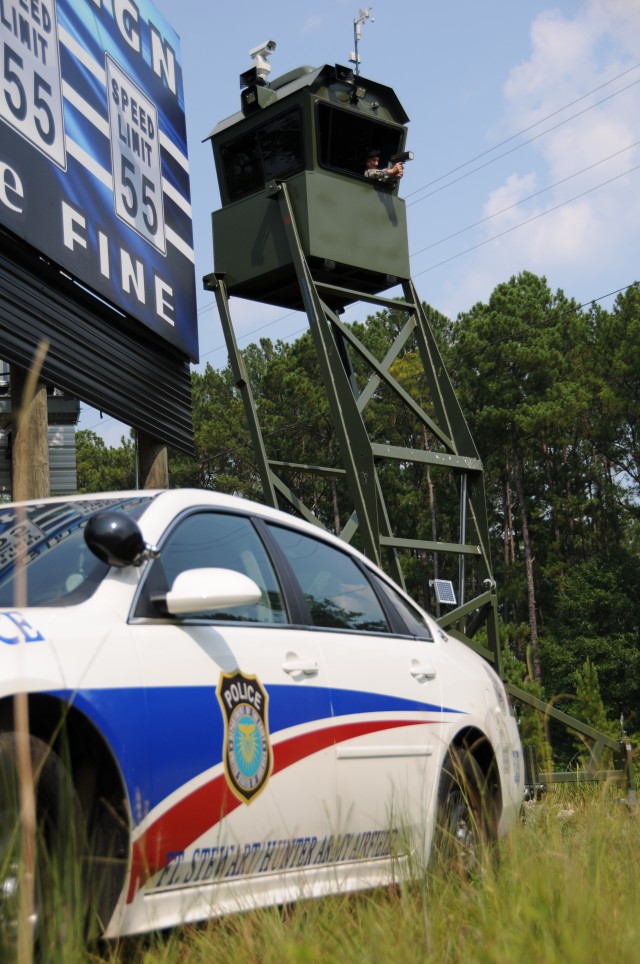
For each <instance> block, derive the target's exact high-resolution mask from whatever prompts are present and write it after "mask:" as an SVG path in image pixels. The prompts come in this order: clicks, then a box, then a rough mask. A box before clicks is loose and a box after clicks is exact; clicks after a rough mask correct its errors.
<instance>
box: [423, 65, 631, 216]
mask: <svg viewBox="0 0 640 964" xmlns="http://www.w3.org/2000/svg"><path fill="white" fill-rule="evenodd" d="M639 67H640V64H634V66H633V67H629V68H628V70H624V71H623V72H622V73H621V74H618V75H617V76H616V77H612V78H611V79H610V80H607V81H605V82H604V83H603V84H600V85H599V86H598V87H594V88H593V89H592V90H590V91H587V93H586V94H583V95H582V96H581V97H577V98H576V99H575V100H572V101H570V102H569V103H568V104H565V105H564V106H563V107H558V108H557V110H554V111H552V112H551V113H550V114H547V115H546V116H545V117H542V118H541V119H540V120H539V121H536V122H535V123H534V124H530V125H529V126H528V127H525V128H523V129H522V130H521V131H518V132H517V133H516V134H512V135H511V136H510V137H507V138H506V139H505V140H503V141H500V142H499V143H498V144H494V146H493V147H489V148H488V149H487V150H486V151H482V152H481V153H480V154H476V155H475V157H472V158H470V159H469V160H468V161H465V162H464V163H463V164H459V165H458V166H457V167H454V168H452V169H451V170H450V171H446V172H445V173H444V174H440V175H439V177H436V178H434V179H433V180H432V181H428V182H427V184H424V185H423V186H422V187H419V188H416V190H415V191H412V192H411V193H410V194H407V195H406V197H407V198H410V197H413V195H414V194H419V193H420V191H425V190H426V189H427V188H428V187H431V186H432V185H434V184H438V183H439V182H440V181H443V180H444V179H445V178H447V177H450V176H451V175H452V174H457V172H458V171H461V170H463V168H465V167H468V166H469V164H473V163H474V162H475V161H479V160H480V159H481V158H483V157H486V156H487V154H492V153H493V151H497V150H499V149H500V148H501V147H504V145H505V144H509V143H511V141H513V140H515V139H516V138H517V137H522V135H523V134H526V133H527V132H528V131H531V130H533V129H534V128H535V127H539V126H540V124H544V122H545V121H548V120H550V119H551V118H552V117H556V116H557V115H558V114H561V113H562V111H564V110H568V109H569V108H570V107H574V106H575V105H576V104H579V103H580V102H581V101H583V100H585V99H586V98H587V97H591V95H592V94H595V93H597V92H598V91H599V90H602V89H603V88H604V87H608V85H609V84H613V83H615V81H616V80H620V78H621V77H625V76H626V75H627V74H630V73H631V72H632V71H634V70H638V68H639ZM637 83H639V81H637V80H636V81H633V82H632V83H631V84H628V85H627V86H626V87H622V88H620V90H618V91H615V92H614V93H613V94H610V95H609V96H608V97H605V98H604V99H603V100H601V101H598V102H597V103H596V104H592V105H591V106H590V107H586V108H585V109H584V110H582V111H578V113H577V114H574V115H572V116H571V117H568V118H566V119H565V120H564V121H561V123H560V124H556V125H554V126H553V127H550V128H549V129H548V130H547V131H543V132H542V133H541V134H537V135H536V136H535V137H533V138H530V139H529V140H528V141H524V142H523V143H522V144H518V145H517V146H516V147H514V148H513V149H512V150H509V151H506V152H505V153H504V154H500V156H499V157H496V158H493V159H492V160H490V161H488V162H487V164H482V165H480V167H477V168H474V170H473V171H468V172H467V174H465V175H463V176H464V177H467V176H468V175H469V174H474V173H475V171H479V170H481V169H482V168H484V167H487V166H488V164H492V163H493V161H497V160H500V159H501V158H503V157H506V156H507V155H508V154H512V153H513V151H517V150H519V149H520V148H521V147H525V146H526V145H527V144H530V143H531V142H532V141H534V140H537V139H538V138H539V137H542V136H543V135H544V134H546V133H549V131H552V130H556V128H558V127H561V126H562V125H563V124H566V123H568V121H570V120H574V119H575V118H576V117H580V115H581V114H584V113H586V112H587V111H589V110H591V109H592V108H593V107H599V106H600V104H604V103H605V102H606V101H607V100H611V98H612V97H616V96H617V95H618V94H620V93H622V92H623V91H625V90H628V89H629V88H630V87H633V86H635V84H637ZM459 180H462V178H456V179H455V180H454V181H450V182H449V183H447V184H445V185H444V186H443V187H442V188H439V189H438V190H444V188H445V187H449V184H456V183H457V181H459ZM436 193H437V192H436V191H433V192H432V194H436ZM425 197H431V194H427V195H425ZM422 200H424V198H418V199H417V201H422ZM417 201H413V202H412V204H416V203H417ZM407 206H408V207H410V206H411V205H407Z"/></svg>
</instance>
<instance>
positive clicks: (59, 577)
mask: <svg viewBox="0 0 640 964" xmlns="http://www.w3.org/2000/svg"><path fill="white" fill-rule="evenodd" d="M150 498H151V497H150V496H144V497H140V498H137V497H133V498H127V499H86V500H84V499H83V500H81V501H77V502H75V501H74V502H48V503H47V502H44V503H39V504H33V505H25V506H20V507H17V508H16V507H15V506H11V507H7V508H6V509H4V510H3V509H2V508H1V507H0V607H3V608H9V607H12V606H16V605H26V606H72V605H75V604H77V603H80V602H84V600H85V599H88V598H89V596H91V594H92V593H93V592H94V590H95V589H96V587H97V586H98V585H99V583H100V582H101V581H102V579H104V577H105V575H106V573H107V572H108V571H109V566H108V565H107V564H106V563H104V562H101V561H100V560H99V559H98V558H97V557H96V556H94V554H93V553H92V552H91V550H90V549H89V548H88V546H87V545H86V543H85V541H84V527H85V525H86V524H87V522H88V520H89V519H90V518H91V516H92V515H94V514H95V513H96V512H99V511H100V510H102V509H121V510H122V511H123V512H127V513H128V514H129V515H131V516H133V517H134V518H135V517H137V516H139V515H141V514H142V511H143V510H144V509H145V508H146V506H147V505H148V503H149V501H150ZM19 556H20V557H21V559H22V562H23V564H24V570H25V577H26V578H25V582H26V586H25V587H24V589H21V588H20V586H19V580H18V579H17V578H16V575H17V563H18V557H19ZM18 564H19V563H18ZM19 593H20V595H22V596H23V598H22V599H21V598H19V595H18V594H19Z"/></svg>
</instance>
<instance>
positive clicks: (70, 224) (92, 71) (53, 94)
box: [0, 0, 198, 361]
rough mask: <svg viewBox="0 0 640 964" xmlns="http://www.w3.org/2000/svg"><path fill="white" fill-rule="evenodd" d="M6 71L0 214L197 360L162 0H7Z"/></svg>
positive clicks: (177, 85)
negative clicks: (155, 3)
mask: <svg viewBox="0 0 640 964" xmlns="http://www.w3.org/2000/svg"><path fill="white" fill-rule="evenodd" d="M0 72H1V81H0V225H1V226H3V227H4V228H6V229H8V230H9V231H11V232H13V233H14V234H15V235H17V236H18V237H20V238H22V239H23V240H25V241H27V242H28V243H29V244H30V245H31V246H32V247H34V248H35V249H36V250H38V251H40V252H41V253H42V254H43V255H44V256H45V257H46V258H47V260H49V261H50V262H51V263H53V264H54V265H58V266H59V267H60V268H61V269H62V270H63V271H64V272H65V273H66V274H69V275H71V276H72V278H73V279H75V280H76V281H78V282H80V283H81V284H82V285H83V286H84V287H86V288H89V289H90V290H92V291H94V292H95V293H96V294H97V295H98V296H99V297H100V298H101V299H103V300H106V301H107V302H109V303H110V304H112V305H113V306H114V307H115V308H117V309H118V311H119V312H120V313H123V314H124V315H125V316H127V318H128V319H129V321H130V322H133V323H136V322H139V323H141V324H143V325H145V326H146V327H147V328H149V329H151V331H152V332H153V333H154V334H155V335H157V336H158V337H160V338H161V339H164V340H165V341H167V342H169V343H171V344H172V345H173V346H175V347H176V348H177V349H178V350H179V351H181V352H182V353H183V354H184V355H186V356H188V357H189V358H191V359H193V360H194V361H195V360H197V359H198V333H197V312H196V294H195V290H196V289H195V268H194V265H195V256H194V251H193V231H192V223H191V198H190V185H189V162H188V155H187V143H186V126H185V117H184V95H183V87H182V67H181V62H180V51H179V44H178V38H177V36H176V34H175V33H174V31H173V30H172V28H171V27H170V26H169V25H168V23H167V22H166V21H165V20H164V18H163V17H162V16H161V15H160V14H159V12H158V11H157V10H156V9H155V7H154V6H153V4H152V3H151V2H150V0H135V2H134V0H0ZM88 336H89V337H90V332H88Z"/></svg>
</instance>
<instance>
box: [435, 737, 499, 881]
mask: <svg viewBox="0 0 640 964" xmlns="http://www.w3.org/2000/svg"><path fill="white" fill-rule="evenodd" d="M494 812H495V804H494V799H493V797H492V794H491V787H490V784H489V781H488V779H487V775H486V774H485V773H484V771H483V770H482V768H481V767H480V765H479V763H478V761H477V760H476V758H475V757H474V755H473V754H472V753H471V751H470V750H469V749H468V748H467V747H465V746H462V747H454V746H452V747H450V748H449V750H448V751H447V753H446V755H445V758H444V761H443V764H442V770H441V773H440V782H439V785H438V800H437V807H436V826H435V832H434V842H433V850H432V854H433V862H434V863H437V864H440V865H443V864H444V865H445V866H447V867H448V868H450V869H452V870H455V871H456V872H458V873H460V874H461V875H464V876H470V875H472V874H474V873H476V872H478V871H479V870H480V869H481V866H482V863H483V859H484V855H485V854H486V852H487V850H488V845H489V844H490V843H491V842H492V841H493V840H494V839H495V836H496V828H495V820H494Z"/></svg>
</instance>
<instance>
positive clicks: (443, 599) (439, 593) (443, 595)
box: [430, 579, 457, 606]
mask: <svg viewBox="0 0 640 964" xmlns="http://www.w3.org/2000/svg"><path fill="white" fill-rule="evenodd" d="M430 582H431V585H432V586H433V588H434V590H435V594H436V599H437V600H438V602H439V603H444V604H445V605H446V606H455V605H456V603H457V600H456V591H455V589H454V588H453V583H452V582H451V580H450V579H432V580H431V581H430Z"/></svg>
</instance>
